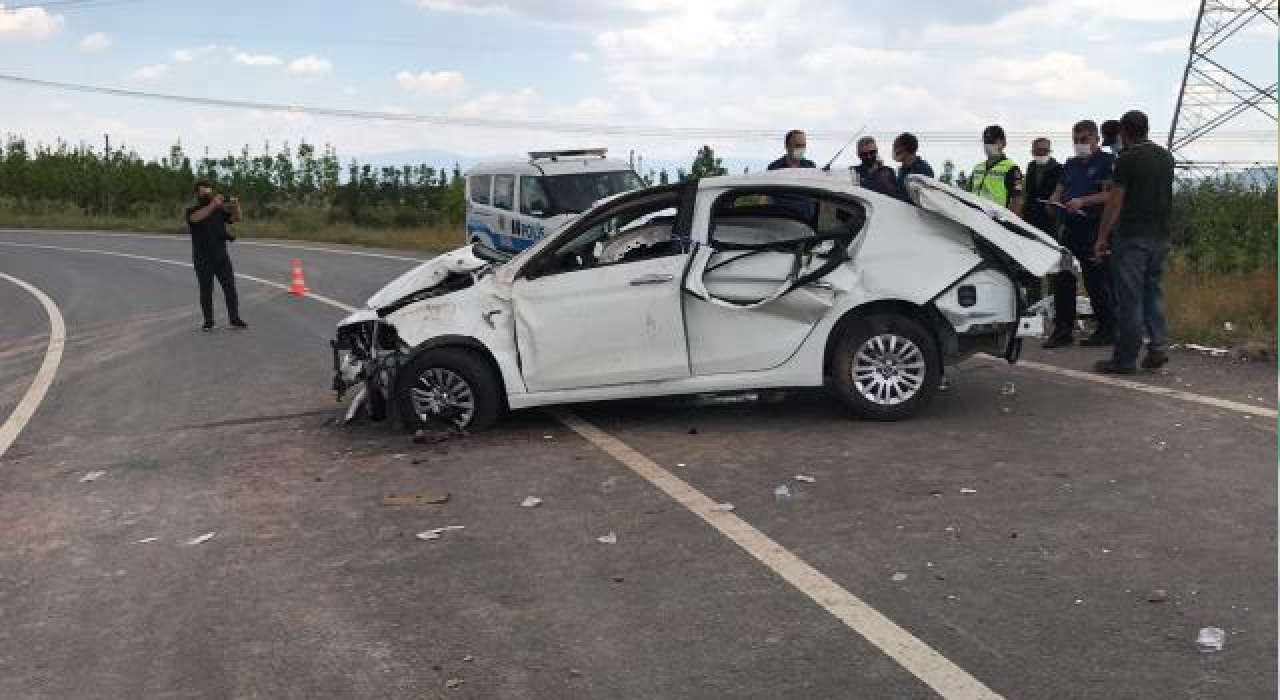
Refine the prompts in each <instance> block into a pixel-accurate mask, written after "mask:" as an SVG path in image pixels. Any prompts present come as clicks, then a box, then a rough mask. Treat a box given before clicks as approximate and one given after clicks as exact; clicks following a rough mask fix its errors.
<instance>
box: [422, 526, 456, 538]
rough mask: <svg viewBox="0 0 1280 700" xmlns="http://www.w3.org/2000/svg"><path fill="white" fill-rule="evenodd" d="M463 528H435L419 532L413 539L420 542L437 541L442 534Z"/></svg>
mask: <svg viewBox="0 0 1280 700" xmlns="http://www.w3.org/2000/svg"><path fill="white" fill-rule="evenodd" d="M464 528H465V526H463V525H446V526H444V527H437V528H433V529H431V530H426V531H425V532H419V533H418V534H416V535H414V537H417V538H418V539H420V540H438V539H440V535H441V534H443V533H446V532H449V531H450V530H462V529H464Z"/></svg>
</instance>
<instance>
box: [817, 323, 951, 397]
mask: <svg viewBox="0 0 1280 700" xmlns="http://www.w3.org/2000/svg"><path fill="white" fill-rule="evenodd" d="M855 363H857V371H858V373H859V377H860V379H859V380H858V381H855V378H854V371H855ZM917 364H918V365H919V367H918V369H917ZM886 373H887V374H886ZM831 375H832V377H833V380H834V381H833V383H832V389H833V390H834V393H835V394H836V398H837V399H839V400H840V402H841V403H843V404H844V405H845V406H847V407H848V408H849V410H851V411H852V412H853V413H854V414H856V415H858V416H859V417H862V418H869V419H871V420H879V421H896V420H902V419H904V418H909V417H911V416H913V415H915V414H916V413H918V412H919V411H920V410H921V409H923V408H924V407H925V406H926V405H928V403H929V401H930V400H932V399H933V396H934V394H936V393H937V391H938V383H939V382H940V381H941V377H942V357H941V353H939V351H938V344H937V342H936V341H935V340H934V338H933V335H932V334H930V333H929V331H928V330H927V329H926V328H925V327H924V326H923V325H921V323H920V322H919V321H916V320H915V319H912V318H908V317H906V316H900V315H897V314H876V315H873V316H867V317H865V318H859V319H855V320H854V321H852V322H851V323H848V324H846V325H845V327H844V330H843V335H842V337H841V338H840V339H839V341H838V344H837V345H836V351H835V354H834V355H833V356H832V358H831Z"/></svg>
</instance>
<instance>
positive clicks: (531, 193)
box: [520, 175, 551, 216]
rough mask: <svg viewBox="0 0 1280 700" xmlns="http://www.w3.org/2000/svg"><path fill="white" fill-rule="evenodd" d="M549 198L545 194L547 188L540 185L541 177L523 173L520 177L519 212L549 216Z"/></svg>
mask: <svg viewBox="0 0 1280 700" xmlns="http://www.w3.org/2000/svg"><path fill="white" fill-rule="evenodd" d="M550 201H551V198H550V197H548V196H547V188H546V187H543V186H542V178H540V177H534V176H530V175H524V176H521V178H520V213H521V214H529V215H531V216H549V215H550V214H551V205H550V204H548V202H550Z"/></svg>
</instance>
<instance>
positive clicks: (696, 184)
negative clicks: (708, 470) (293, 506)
mask: <svg viewBox="0 0 1280 700" xmlns="http://www.w3.org/2000/svg"><path fill="white" fill-rule="evenodd" d="M907 187H908V190H909V193H910V196H911V197H912V199H913V200H914V202H915V203H916V204H917V205H918V206H912V205H911V204H908V203H905V202H902V201H898V200H895V199H891V198H888V197H884V196H881V195H879V194H876V193H874V192H871V191H869V190H866V189H862V188H859V187H857V186H854V185H852V184H851V183H849V182H847V181H843V180H841V179H840V178H838V177H837V176H835V175H827V174H825V173H822V172H821V171H808V173H806V174H804V175H802V176H795V175H792V176H788V177H785V178H783V177H777V176H775V175H772V174H762V175H742V176H727V177H715V178H708V179H703V180H699V181H692V182H685V183H681V184H676V185H669V186H660V187H650V188H646V189H642V190H637V191H634V192H630V193H626V194H622V195H619V196H616V197H613V198H611V199H608V200H605V201H602V202H599V203H597V204H596V205H595V206H594V207H592V208H591V209H589V210H587V211H586V212H584V213H583V214H582V215H581V216H580V217H578V218H577V219H576V220H574V221H573V222H571V223H569V224H568V225H566V226H564V227H563V228H561V229H559V230H558V231H556V232H554V233H553V234H551V235H548V236H547V237H546V238H544V239H542V240H541V241H539V242H538V243H536V244H535V245H533V246H532V247H530V248H529V249H527V250H525V251H523V252H522V253H520V254H519V255H516V256H515V257H512V258H510V259H505V258H504V256H503V255H502V254H499V253H497V252H496V251H493V250H492V249H488V248H486V247H483V246H480V245H477V246H475V247H474V248H463V249H460V250H457V251H454V252H453V253H449V254H447V255H442V256H440V257H438V258H435V259H434V260H431V261H429V262H426V263H424V264H423V265H421V266H420V267H418V268H416V269H414V270H412V271H410V272H408V273H406V274H405V275H403V276H401V277H400V278H399V279H397V280H395V281H394V282H392V283H391V284H389V285H387V286H386V287H385V288H384V289H382V290H381V291H380V292H378V293H377V294H376V295H374V296H373V297H372V298H371V299H369V301H368V303H367V307H366V308H365V309H363V310H360V311H357V312H356V313H353V314H351V315H350V316H348V317H347V318H345V319H343V320H342V321H341V323H339V325H338V329H337V338H336V339H335V340H334V341H333V342H332V345H333V350H334V365H335V377H334V388H335V389H336V390H338V391H339V392H340V393H341V392H343V391H345V390H347V389H349V388H352V387H359V389H360V393H361V399H362V400H364V401H367V402H368V405H369V409H370V413H371V415H373V416H374V417H382V416H384V415H386V414H388V413H389V414H392V415H396V416H398V417H399V418H400V419H401V420H402V421H404V422H405V423H406V424H407V425H408V427H410V428H417V427H421V426H424V425H426V424H429V423H432V422H444V423H453V424H455V425H457V426H459V427H462V428H467V429H470V430H477V429H483V428H486V427H489V426H491V425H493V424H494V423H495V422H496V421H497V420H498V419H499V417H500V416H501V415H502V414H503V412H504V411H506V410H508V409H519V408H527V407H531V406H545V405H548V404H562V403H571V402H582V401H600V400H607V399H623V398H638V397H651V396H665V395H672V394H693V393H714V392H732V391H742V390H747V389H766V388H792V387H818V386H824V385H826V386H829V387H830V389H831V391H832V392H833V393H834V395H835V397H836V398H837V399H839V401H840V402H841V403H843V404H844V405H846V406H847V407H848V408H849V409H851V411H852V412H853V413H854V414H856V415H858V416H862V417H866V418H872V419H878V420H897V419H901V418H905V417H908V416H910V415H912V414H914V413H916V412H917V411H919V410H920V409H921V408H922V407H924V406H925V404H926V403H928V401H929V400H930V398H931V397H932V396H933V395H934V393H935V392H936V390H937V387H938V385H939V381H940V379H941V375H942V373H943V368H944V365H945V364H948V363H954V362H958V361H960V360H962V359H964V358H965V357H968V356H969V355H972V354H973V353H975V352H979V351H983V352H989V353H993V354H996V355H999V356H1002V357H1004V358H1005V359H1007V360H1008V361H1010V362H1015V361H1016V360H1017V358H1018V354H1019V351H1020V348H1021V337H1022V336H1030V335H1039V333H1040V331H1041V329H1040V328H1039V327H1038V326H1039V323H1038V321H1039V319H1038V318H1036V317H1034V316H1033V315H1030V314H1028V313H1027V310H1026V306H1025V296H1024V294H1023V293H1022V284H1021V282H1022V281H1024V280H1031V279H1038V278H1040V277H1041V276H1043V275H1046V274H1050V273H1052V272H1056V271H1058V270H1060V269H1064V268H1068V267H1069V266H1071V265H1072V262H1073V261H1072V259H1071V257H1070V254H1069V253H1068V252H1067V251H1066V250H1065V249H1064V248H1062V247H1060V246H1059V245H1058V244H1057V243H1056V242H1055V241H1054V240H1053V239H1052V238H1050V237H1048V236H1046V235H1044V234H1043V233H1041V232H1039V231H1037V230H1036V229H1034V228H1032V227H1030V226H1028V225H1027V224H1025V223H1023V222H1022V221H1021V220H1020V219H1019V218H1018V217H1017V216H1015V215H1014V214H1013V213H1011V212H1009V211H1008V210H1006V209H1004V208H1002V207H999V206H997V205H994V204H992V203H990V202H987V201H984V200H980V199H977V198H976V197H973V196H972V195H970V194H968V193H966V192H963V191H961V190H959V189H956V188H954V187H951V186H948V185H945V184H943V183H940V182H938V181H936V180H932V179H929V178H924V177H920V176H912V177H911V178H909V180H908V184H907ZM354 410H355V405H353V407H352V412H353V413H354Z"/></svg>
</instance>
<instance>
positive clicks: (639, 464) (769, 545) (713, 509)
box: [0, 241, 1001, 700]
mask: <svg viewBox="0 0 1280 700" xmlns="http://www.w3.org/2000/svg"><path fill="white" fill-rule="evenodd" d="M0 245H10V246H17V247H25V248H39V249H51V250H65V251H68V252H78V253H97V254H102V255H113V256H117V257H124V258H131V259H135V260H145V261H149V262H157V263H162V264H168V265H179V266H182V267H190V264H189V263H184V262H180V261H177V260H166V259H164V258H153V257H150V256H146V255H135V254H132V253H119V252H115V251H102V250H89V249H84V248H64V247H58V246H42V245H36V244H29V243H11V242H5V241H0ZM237 276H240V277H243V278H245V279H248V280H252V281H254V282H258V283H260V284H266V285H268V286H271V287H276V288H278V289H287V287H286V286H285V285H283V284H277V283H275V282H269V281H267V280H263V279H259V278H257V277H251V276H248V275H241V274H239V273H237ZM308 296H310V298H312V299H315V300H316V301H319V302H321V303H323V304H329V305H330V306H334V307H336V308H339V309H343V310H344V311H351V310H352V307H350V306H347V305H346V304H343V303H341V302H338V301H335V300H333V299H329V298H328V297H323V296H319V295H315V294H312V295H308ZM552 415H554V416H555V417H556V419H557V420H559V421H560V422H561V423H564V424H565V425H566V426H568V427H569V428H570V429H571V430H573V431H574V432H576V433H578V434H579V435H581V436H582V437H583V438H584V439H586V440H587V441H588V442H590V443H591V444H593V445H595V446H596V447H597V448H599V449H600V450H602V451H603V452H605V453H606V454H608V455H610V456H612V457H613V458H614V459H616V460H618V461H619V462H621V463H622V464H624V465H626V466H627V467H629V468H630V469H631V470H632V471H634V472H636V473H637V474H638V475H640V476H641V477H642V478H644V479H645V480H647V481H649V482H650V483H652V484H653V485H654V486H656V487H658V488H659V489H661V490H662V491H663V492H664V493H666V494H667V495H668V496H670V497H671V498H672V499H674V500H675V501H676V502H677V503H679V504H681V505H682V506H684V507H685V508H688V509H689V510H690V511H692V512H693V513H694V514H696V515H697V516H698V517H700V518H702V519H703V520H704V521H705V522H707V523H708V524H709V525H711V526H712V527H714V528H716V529H717V530H719V531H720V532H721V533H722V534H724V535H725V536H726V537H728V538H729V539H730V540H732V541H733V542H734V543H735V544H737V545H738V546H739V547H742V548H743V549H744V550H746V551H747V553H748V554H751V555H752V556H753V557H755V558H756V559H757V560H758V561H760V563H762V564H764V565H765V566H766V567H768V568H769V569H770V570H771V571H773V572H774V573H776V574H778V575H779V576H781V577H782V578H783V579H784V580H785V581H787V582H788V583H790V584H791V585H792V586H794V587H795V588H796V589H798V590H799V591H800V592H802V593H804V594H805V595H807V596H808V597H809V598H810V599H812V600H813V601H814V602H816V603H817V604H818V605H820V606H821V607H822V608H823V609H824V610H826V611H827V612H829V613H830V614H832V615H834V616H835V617H836V618H837V619H839V620H840V621H841V622H843V623H844V624H845V625H846V626H848V627H849V628H850V629H852V630H853V631H854V632H857V633H858V634H860V635H862V636H863V637H864V638H865V639H867V641H869V642H871V643H872V644H873V645H875V646H876V647H877V648H879V649H880V650H881V651H883V652H884V653H885V654H886V655H888V656H889V657H890V658H892V659H893V660H894V661H896V662H898V663H899V664H900V665H902V667H903V668H905V669H906V670H907V671H908V672H910V673H911V674H913V675H915V676H916V677H917V678H919V679H920V680H921V681H922V682H924V683H925V684H926V685H928V686H929V687H930V688H933V689H934V690H935V691H936V692H937V693H938V694H939V695H941V696H942V697H943V698H947V699H948V700H991V699H998V698H1000V697H1001V696H999V695H997V694H996V693H994V692H993V691H992V690H991V689H989V688H987V687H986V686H985V685H984V684H983V683H982V682H981V681H979V680H977V679H976V678H974V677H973V676H970V675H969V674H968V673H966V672H965V671H964V670H963V669H961V668H960V667H959V666H956V665H955V664H954V663H952V662H951V661H950V660H949V659H947V658H946V657H944V656H942V655H941V654H939V653H938V652H936V651H934V650H933V649H932V648H931V647H929V645H927V644H925V643H924V642H922V641H920V640H919V639H917V638H916V637H914V636H912V635H911V633H909V632H907V631H906V630H904V629H903V628H901V627H899V626H898V625H897V624H896V623H894V622H893V621H892V620H890V619H889V618H887V617H885V616H884V615H882V614H881V613H879V612H878V611H876V610H875V609H874V608H872V607H871V606H869V605H867V604H866V603H864V602H863V601H862V600H861V599H859V598H858V597H857V596H855V595H853V594H852V593H850V592H848V591H846V590H845V589H843V588H841V587H840V586H839V585H838V584H836V582H834V581H832V580H831V579H830V578H828V577H827V576H826V575H825V574H823V573H822V572H821V571H818V570H817V569H815V568H813V567H812V566H810V565H809V564H807V563H805V561H804V560H802V559H800V558H799V557H797V556H796V555H794V554H792V553H791V552H789V551H788V550H786V549H784V548H783V547H782V546H781V545H779V544H778V543H776V542H774V541H773V540H771V539H769V537H768V536H767V535H765V534H764V533H763V532H760V531H759V530H757V529H755V528H754V527H752V526H751V525H749V524H748V523H747V522H746V521H745V520H743V519H742V518H739V517H738V516H736V515H733V514H732V513H730V512H727V511H725V510H724V509H723V508H721V507H720V506H719V504H718V503H716V502H715V501H713V500H711V499H710V498H708V497H707V496H706V495H704V494H703V493H702V492H701V491H698V490H697V489H695V488H693V487H692V486H690V485H689V484H687V483H685V482H684V481H681V480H680V479H679V478H677V477H676V476H675V475H673V474H671V473H670V472H668V471H666V470H665V469H663V468H662V467H659V466H658V465H657V464H655V463H654V462H653V461H652V460H650V459H649V458H647V457H645V456H644V455H642V454H640V453H639V452H637V451H636V450H634V449H632V448H631V447H630V446H628V445H627V444H626V443H624V442H622V441H621V440H619V439H617V438H615V437H613V436H612V435H609V434H608V433H606V432H604V431H603V430H600V429H599V428H597V427H595V426H594V425H591V424H590V423H587V422H586V421H584V420H583V419H581V418H579V417H578V416H576V415H574V414H572V413H569V412H567V411H564V410H560V409H557V410H554V411H553V412H552Z"/></svg>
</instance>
